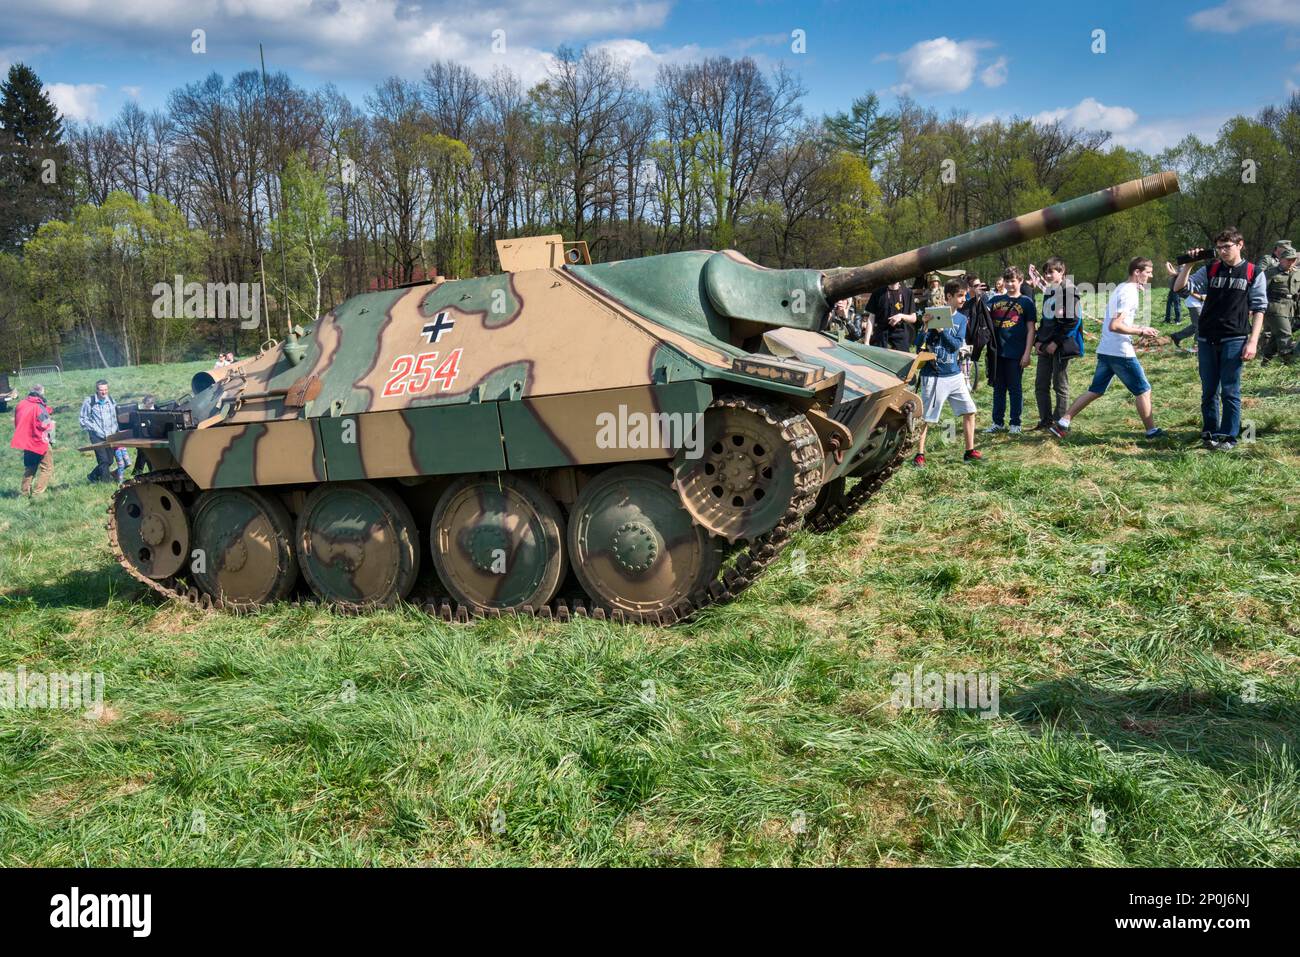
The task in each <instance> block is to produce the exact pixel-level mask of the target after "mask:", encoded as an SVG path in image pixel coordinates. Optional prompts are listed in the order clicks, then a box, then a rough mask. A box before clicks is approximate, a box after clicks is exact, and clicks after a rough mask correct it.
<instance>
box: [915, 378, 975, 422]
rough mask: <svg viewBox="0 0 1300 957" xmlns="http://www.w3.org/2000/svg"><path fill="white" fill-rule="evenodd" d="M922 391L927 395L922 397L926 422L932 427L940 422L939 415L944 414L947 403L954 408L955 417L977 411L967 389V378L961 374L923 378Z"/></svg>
mask: <svg viewBox="0 0 1300 957" xmlns="http://www.w3.org/2000/svg"><path fill="white" fill-rule="evenodd" d="M921 389H922V391H923V392H924V393H925V394H924V395H923V396H922V401H923V402H924V404H925V421H927V422H929V423H930V424H932V425H933V424H934V423H935V422H938V421H939V414H940V413H941V412H943V404H944V403H945V402H947V403H948V405H949V406H951V407H952V414H953V415H965V414H966V413H968V412H974V411H975V400H974V399H972V398H971V397H970V389H968V388H966V377H965V376H964V375H961V374H960V373H958V374H957V375H945V376H929V375H924V376H921Z"/></svg>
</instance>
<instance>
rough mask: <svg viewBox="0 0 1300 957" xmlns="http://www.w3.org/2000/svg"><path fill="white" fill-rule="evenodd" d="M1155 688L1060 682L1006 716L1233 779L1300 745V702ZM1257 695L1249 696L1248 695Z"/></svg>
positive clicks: (1023, 696) (1016, 700)
mask: <svg viewBox="0 0 1300 957" xmlns="http://www.w3.org/2000/svg"><path fill="white" fill-rule="evenodd" d="M1242 690H1243V689H1238V692H1237V693H1230V692H1226V691H1223V690H1214V691H1211V690H1207V689H1198V688H1192V687H1181V688H1159V687H1155V688H1153V687H1147V688H1136V689H1133V690H1126V691H1116V690H1114V689H1110V688H1102V687H1098V686H1096V685H1091V684H1088V683H1086V682H1082V681H1078V680H1076V679H1059V680H1053V681H1046V682H1041V683H1039V684H1035V685H1030V686H1028V687H1025V688H1023V689H1019V690H1016V691H1013V692H1011V693H1010V694H1003V695H1002V700H1001V702H1000V709H999V710H1000V712H1001V713H1002V714H1005V715H1009V716H1010V717H1012V718H1013V719H1014V720H1016V721H1018V722H1020V723H1021V724H1023V725H1026V726H1034V725H1051V726H1052V727H1053V729H1054V730H1055V731H1056V732H1058V733H1067V734H1073V735H1076V736H1079V737H1086V738H1089V739H1092V740H1097V741H1103V742H1105V743H1106V745H1107V746H1109V747H1110V748H1111V750H1113V751H1118V752H1122V751H1154V752H1160V753H1165V754H1170V755H1177V756H1179V757H1182V758H1184V759H1186V760H1190V761H1196V762H1198V763H1200V764H1203V765H1205V766H1207V767H1211V768H1213V769H1215V770H1216V771H1219V772H1221V773H1225V774H1232V773H1233V772H1236V771H1240V770H1241V769H1242V768H1244V767H1248V766H1251V765H1254V764H1255V763H1256V762H1257V760H1258V758H1259V755H1260V753H1261V752H1263V751H1265V750H1267V751H1271V752H1272V753H1273V754H1277V753H1279V752H1281V751H1283V750H1285V751H1288V752H1291V753H1294V752H1295V751H1296V749H1297V747H1300V700H1297V699H1295V698H1291V697H1278V696H1276V695H1273V694H1266V693H1263V692H1261V693H1260V695H1259V700H1258V701H1255V702H1250V701H1245V700H1243V699H1242V697H1241V691H1242ZM1247 693H1248V694H1249V692H1247Z"/></svg>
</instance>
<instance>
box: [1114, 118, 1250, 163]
mask: <svg viewBox="0 0 1300 957" xmlns="http://www.w3.org/2000/svg"><path fill="white" fill-rule="evenodd" d="M1231 116H1232V114H1231V113H1200V114H1192V115H1190V116H1169V117H1160V118H1156V119H1150V120H1142V121H1139V122H1138V123H1135V124H1134V125H1133V126H1131V127H1130V128H1129V129H1127V130H1125V131H1123V132H1122V133H1117V134H1115V136H1114V137H1113V138H1112V140H1111V141H1112V142H1113V143H1114V144H1115V145H1116V146H1126V147H1128V148H1130V149H1138V150H1142V151H1143V152H1145V153H1159V152H1160V151H1162V150H1167V149H1169V148H1170V147H1171V146H1177V145H1178V144H1179V143H1181V142H1182V141H1183V140H1184V139H1186V138H1187V137H1188V136H1197V137H1199V138H1200V139H1202V140H1205V141H1213V140H1214V138H1215V137H1217V136H1218V135H1219V130H1220V129H1221V128H1222V127H1223V124H1224V123H1226V122H1228V120H1229V119H1230V118H1231Z"/></svg>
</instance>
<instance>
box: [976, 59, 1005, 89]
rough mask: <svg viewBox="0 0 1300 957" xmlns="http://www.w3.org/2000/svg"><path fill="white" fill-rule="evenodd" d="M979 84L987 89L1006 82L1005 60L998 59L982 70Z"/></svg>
mask: <svg viewBox="0 0 1300 957" xmlns="http://www.w3.org/2000/svg"><path fill="white" fill-rule="evenodd" d="M980 82H981V83H983V84H984V85H985V86H987V87H995V86H1001V85H1002V84H1003V83H1006V82H1007V58H1006V57H1004V56H1000V57H998V58H997V59H996V60H994V61H993V62H992V63H990V64H989V65H988V66H986V67H985V68H984V72H983V73H981V74H980Z"/></svg>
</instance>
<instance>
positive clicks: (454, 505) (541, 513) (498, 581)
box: [429, 475, 568, 611]
mask: <svg viewBox="0 0 1300 957" xmlns="http://www.w3.org/2000/svg"><path fill="white" fill-rule="evenodd" d="M429 546H430V549H431V550H432V553H433V564H434V567H435V568H437V570H438V577H439V579H441V581H442V584H443V587H445V588H446V589H447V591H448V592H449V593H450V594H451V596H452V597H453V598H455V599H456V600H457V601H458V602H460V603H461V604H463V605H468V606H470V607H471V608H480V609H481V608H499V609H501V610H502V611H520V610H522V609H523V607H524V606H525V605H532V606H533V607H534V608H540V607H541V606H542V605H545V604H546V603H547V602H549V601H550V600H551V599H552V598H554V597H555V593H556V591H558V590H559V587H560V583H561V582H562V581H563V580H564V575H565V572H566V571H567V569H568V558H567V548H566V546H565V543H564V516H563V515H562V514H561V512H560V508H559V506H558V505H556V504H555V500H554V499H552V498H551V496H549V495H548V494H546V492H544V491H542V489H541V488H540V487H538V486H537V485H536V484H535V483H533V482H530V481H529V480H528V479H525V478H521V477H520V476H517V475H499V476H498V475H470V476H466V477H464V478H461V479H458V480H456V481H455V482H453V483H452V484H451V485H449V486H448V487H447V489H446V491H444V492H443V493H442V495H441V496H440V497H439V499H438V504H437V506H436V507H435V508H434V512H433V523H432V525H431V527H430V530H429Z"/></svg>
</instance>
